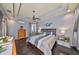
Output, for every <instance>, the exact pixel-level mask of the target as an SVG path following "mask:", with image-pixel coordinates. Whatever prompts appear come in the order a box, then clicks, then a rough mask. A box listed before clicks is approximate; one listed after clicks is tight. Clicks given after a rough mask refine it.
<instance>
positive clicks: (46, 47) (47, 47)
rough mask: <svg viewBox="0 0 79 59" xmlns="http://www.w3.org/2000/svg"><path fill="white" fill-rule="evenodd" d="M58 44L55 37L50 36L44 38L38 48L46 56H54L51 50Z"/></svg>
mask: <svg viewBox="0 0 79 59" xmlns="http://www.w3.org/2000/svg"><path fill="white" fill-rule="evenodd" d="M55 42H56V38H55V37H53V36H49V37H48V38H46V39H45V38H44V39H42V40H40V41H39V44H38V45H37V47H38V48H39V49H40V50H41V51H42V52H44V54H45V55H52V52H51V49H52V47H53V46H54V44H55Z"/></svg>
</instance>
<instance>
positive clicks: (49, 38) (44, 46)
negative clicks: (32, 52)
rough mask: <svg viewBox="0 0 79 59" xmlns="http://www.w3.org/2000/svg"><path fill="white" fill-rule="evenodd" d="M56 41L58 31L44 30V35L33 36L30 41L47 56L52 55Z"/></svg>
mask: <svg viewBox="0 0 79 59" xmlns="http://www.w3.org/2000/svg"><path fill="white" fill-rule="evenodd" d="M56 41H57V40H56V29H42V34H40V35H36V36H32V37H30V39H29V40H28V42H30V43H31V44H33V45H34V46H36V47H37V48H38V49H40V50H41V51H42V52H43V53H44V54H45V55H52V52H51V49H52V47H53V46H54V44H55V42H56Z"/></svg>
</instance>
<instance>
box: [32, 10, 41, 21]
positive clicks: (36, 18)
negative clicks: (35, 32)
mask: <svg viewBox="0 0 79 59" xmlns="http://www.w3.org/2000/svg"><path fill="white" fill-rule="evenodd" d="M32 20H33V21H35V22H38V21H39V20H40V18H38V17H36V16H35V10H33V16H32Z"/></svg>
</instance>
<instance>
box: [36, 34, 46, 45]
mask: <svg viewBox="0 0 79 59" xmlns="http://www.w3.org/2000/svg"><path fill="white" fill-rule="evenodd" d="M46 36H48V35H44V36H41V37H38V38H37V39H36V40H35V46H37V45H38V42H39V41H40V40H41V39H42V38H44V37H46Z"/></svg>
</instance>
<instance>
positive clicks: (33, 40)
mask: <svg viewBox="0 0 79 59" xmlns="http://www.w3.org/2000/svg"><path fill="white" fill-rule="evenodd" d="M43 35H46V34H40V35H36V36H32V37H30V40H29V42H30V43H32V44H33V45H35V41H36V39H37V38H38V37H41V36H43Z"/></svg>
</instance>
